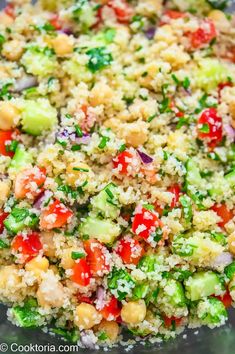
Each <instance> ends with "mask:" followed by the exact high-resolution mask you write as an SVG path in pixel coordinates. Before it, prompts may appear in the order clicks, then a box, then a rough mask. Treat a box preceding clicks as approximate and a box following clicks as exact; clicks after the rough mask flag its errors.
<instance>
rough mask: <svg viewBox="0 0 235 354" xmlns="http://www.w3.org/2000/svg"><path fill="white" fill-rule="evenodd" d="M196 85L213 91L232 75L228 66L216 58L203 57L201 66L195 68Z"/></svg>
mask: <svg viewBox="0 0 235 354" xmlns="http://www.w3.org/2000/svg"><path fill="white" fill-rule="evenodd" d="M194 75H195V83H196V86H197V87H199V88H201V89H203V90H206V91H211V90H213V89H215V88H216V87H217V86H218V84H220V83H221V82H226V81H227V78H228V76H229V75H230V73H229V70H228V68H227V66H226V65H225V64H224V63H222V62H220V61H219V60H218V59H215V58H203V59H201V60H200V62H199V68H198V69H196V70H195V72H194Z"/></svg>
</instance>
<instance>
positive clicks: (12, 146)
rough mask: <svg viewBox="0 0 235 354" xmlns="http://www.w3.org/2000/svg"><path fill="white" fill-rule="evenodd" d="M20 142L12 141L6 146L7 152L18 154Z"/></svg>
mask: <svg viewBox="0 0 235 354" xmlns="http://www.w3.org/2000/svg"><path fill="white" fill-rule="evenodd" d="M18 144H19V142H18V141H17V140H12V141H11V143H10V144H9V145H8V144H7V145H6V151H7V152H16V148H17V146H18Z"/></svg>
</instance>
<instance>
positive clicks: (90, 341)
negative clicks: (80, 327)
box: [80, 331, 97, 349]
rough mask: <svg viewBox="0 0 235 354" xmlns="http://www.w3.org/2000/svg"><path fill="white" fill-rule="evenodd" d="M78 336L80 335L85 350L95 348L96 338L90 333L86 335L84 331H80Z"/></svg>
mask: <svg viewBox="0 0 235 354" xmlns="http://www.w3.org/2000/svg"><path fill="white" fill-rule="evenodd" d="M80 335H81V337H80V341H81V343H82V345H83V346H84V347H85V348H88V349H95V348H96V342H97V338H96V337H95V335H94V334H93V333H92V332H91V331H89V333H86V332H85V331H81V333H80Z"/></svg>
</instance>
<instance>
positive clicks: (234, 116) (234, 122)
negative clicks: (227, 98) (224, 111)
mask: <svg viewBox="0 0 235 354" xmlns="http://www.w3.org/2000/svg"><path fill="white" fill-rule="evenodd" d="M229 112H230V114H231V116H232V122H231V125H232V127H233V128H234V129H235V101H231V103H230V105H229Z"/></svg>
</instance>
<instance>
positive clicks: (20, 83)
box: [13, 75, 38, 92]
mask: <svg viewBox="0 0 235 354" xmlns="http://www.w3.org/2000/svg"><path fill="white" fill-rule="evenodd" d="M36 86H38V82H37V79H36V77H34V76H32V75H25V76H23V77H22V78H20V79H18V80H16V82H15V84H14V86H13V91H14V92H21V91H23V90H26V89H29V88H31V87H36Z"/></svg>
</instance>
